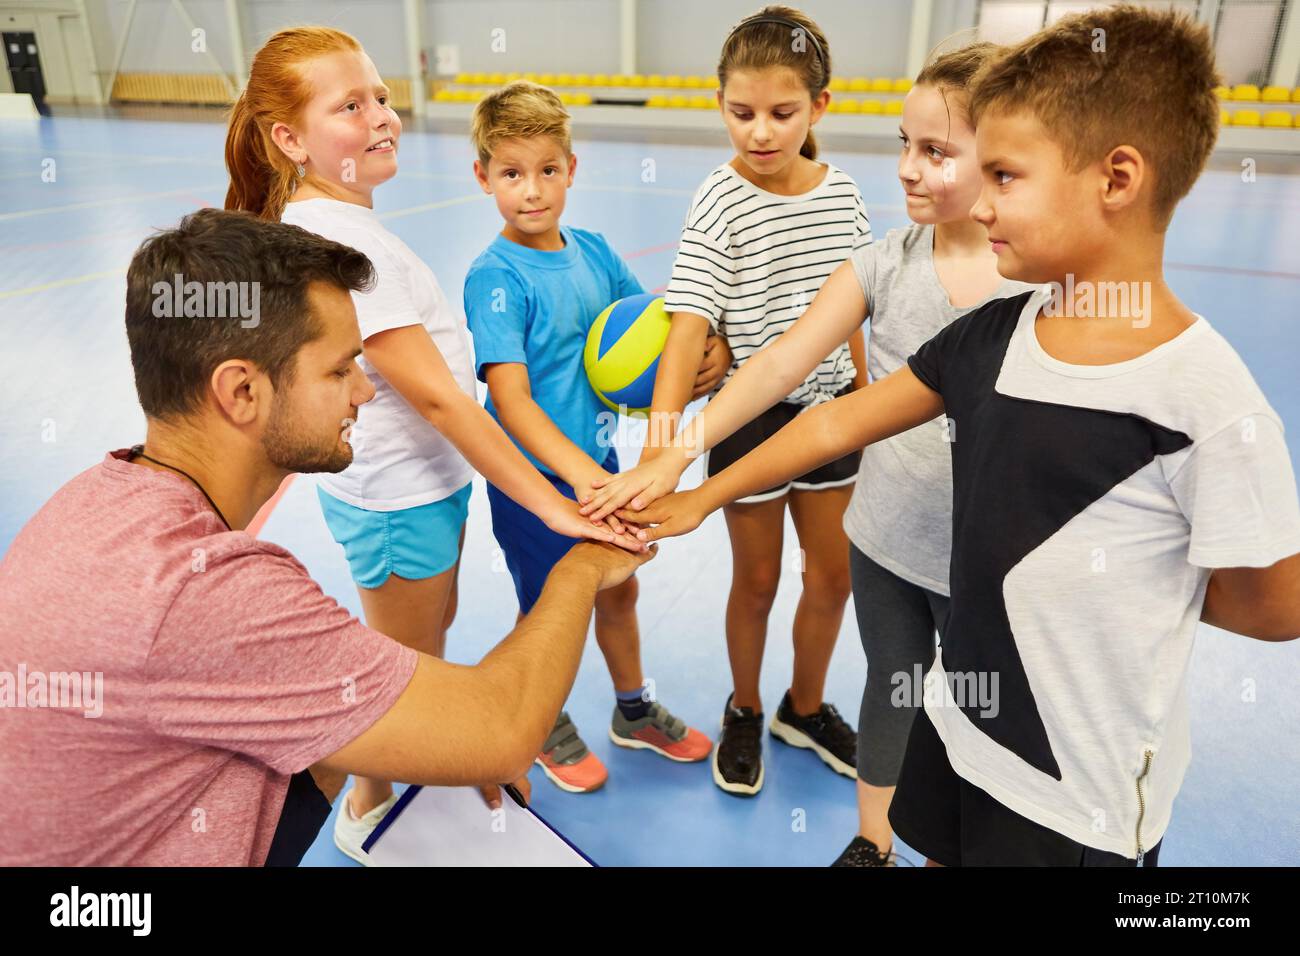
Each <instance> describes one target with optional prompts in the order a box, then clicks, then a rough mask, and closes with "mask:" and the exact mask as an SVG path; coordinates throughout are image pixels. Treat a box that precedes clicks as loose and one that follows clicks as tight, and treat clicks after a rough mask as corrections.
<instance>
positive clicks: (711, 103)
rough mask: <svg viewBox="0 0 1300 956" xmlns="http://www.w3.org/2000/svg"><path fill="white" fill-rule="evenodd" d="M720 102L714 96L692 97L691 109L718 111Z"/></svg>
mask: <svg viewBox="0 0 1300 956" xmlns="http://www.w3.org/2000/svg"><path fill="white" fill-rule="evenodd" d="M717 106H718V101H717V100H715V99H714V98H713V97H712V96H692V97H691V108H692V109H697V110H712V109H717Z"/></svg>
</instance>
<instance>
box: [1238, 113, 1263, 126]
mask: <svg viewBox="0 0 1300 956" xmlns="http://www.w3.org/2000/svg"><path fill="white" fill-rule="evenodd" d="M1232 125H1233V126H1258V125H1259V110H1237V112H1235V113H1233V114H1232Z"/></svg>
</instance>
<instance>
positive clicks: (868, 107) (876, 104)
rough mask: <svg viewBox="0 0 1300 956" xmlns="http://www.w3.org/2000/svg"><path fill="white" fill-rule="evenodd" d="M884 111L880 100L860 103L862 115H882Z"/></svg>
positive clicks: (883, 105)
mask: <svg viewBox="0 0 1300 956" xmlns="http://www.w3.org/2000/svg"><path fill="white" fill-rule="evenodd" d="M884 111H885V104H884V103H882V102H881V101H880V100H863V101H862V112H864V113H873V114H874V113H883V112H884Z"/></svg>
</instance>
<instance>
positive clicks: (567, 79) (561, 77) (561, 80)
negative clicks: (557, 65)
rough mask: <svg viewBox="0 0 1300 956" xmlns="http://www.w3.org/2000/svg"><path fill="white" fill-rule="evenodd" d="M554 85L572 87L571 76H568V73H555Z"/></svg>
mask: <svg viewBox="0 0 1300 956" xmlns="http://www.w3.org/2000/svg"><path fill="white" fill-rule="evenodd" d="M555 85H556V86H572V85H573V75H572V74H570V73H556V74H555Z"/></svg>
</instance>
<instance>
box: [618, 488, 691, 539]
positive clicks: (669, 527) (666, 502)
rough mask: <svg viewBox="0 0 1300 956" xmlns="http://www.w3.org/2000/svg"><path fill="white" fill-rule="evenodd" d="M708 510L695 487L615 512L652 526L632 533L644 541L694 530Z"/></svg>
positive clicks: (627, 518) (625, 517)
mask: <svg viewBox="0 0 1300 956" xmlns="http://www.w3.org/2000/svg"><path fill="white" fill-rule="evenodd" d="M708 514H709V510H708V507H707V506H706V505H705V503H704V501H703V498H702V496H701V495H700V490H699V489H698V488H692V489H691V490H690V491H681V492H675V493H674V494H671V495H665V496H664V497H662V498H660V499H659V500H658V501H656V502H654V504H652V505H650V506H649V507H648V508H646V509H645V510H644V511H620V512H618V516H619V517H620V518H622V519H623V520H625V521H629V522H630V521H637V522H640V523H642V524H652V525H654V526H655V527H653V528H642V529H641V530H640V531H638V532H636V536H637V537H638V538H640V539H641V540H642V541H645V542H647V543H649V542H651V541H658V540H659V539H660V538H672V537H676V536H677V535H681V534H686V533H687V532H689V531H694V530H695V529H696V528H698V527H699V526H700V522H701V521H703V520H704V519H705V518H706V517H708Z"/></svg>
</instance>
